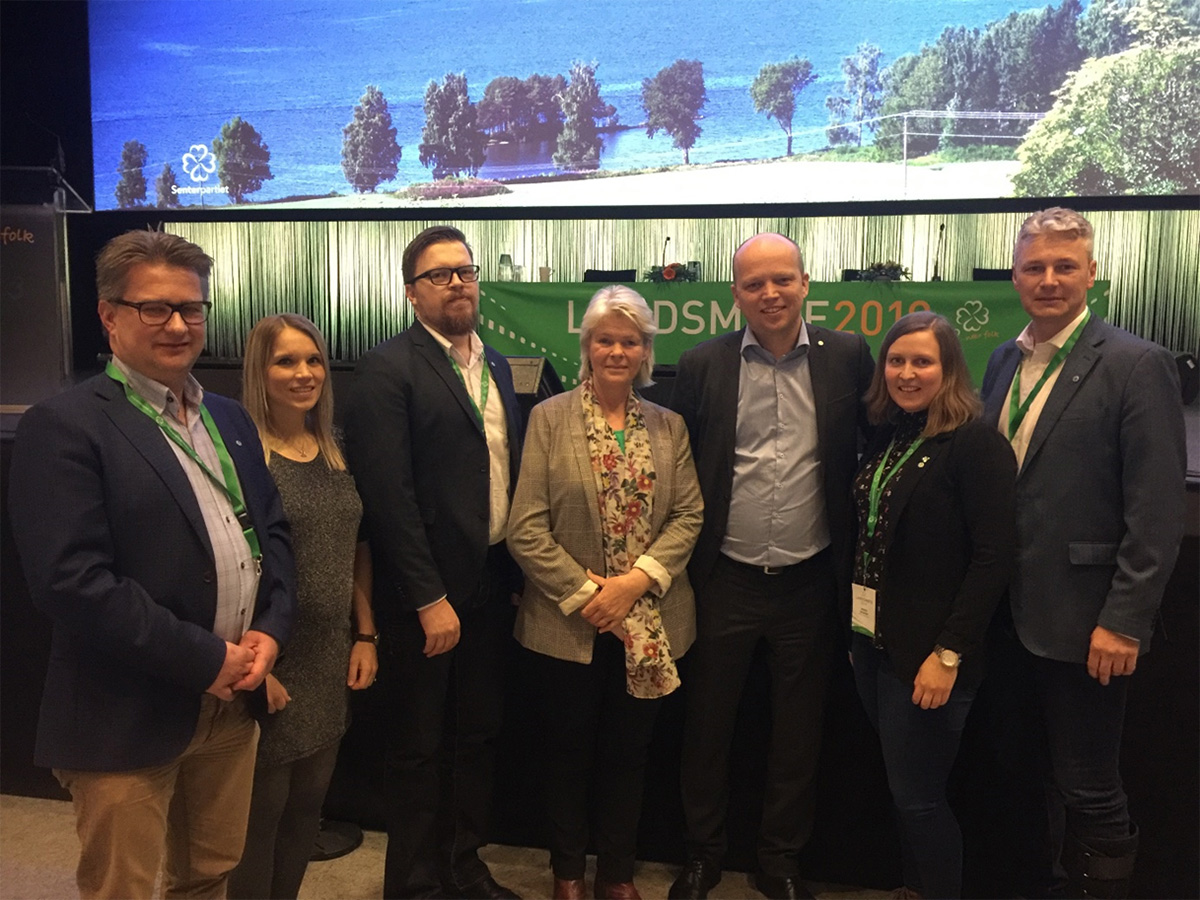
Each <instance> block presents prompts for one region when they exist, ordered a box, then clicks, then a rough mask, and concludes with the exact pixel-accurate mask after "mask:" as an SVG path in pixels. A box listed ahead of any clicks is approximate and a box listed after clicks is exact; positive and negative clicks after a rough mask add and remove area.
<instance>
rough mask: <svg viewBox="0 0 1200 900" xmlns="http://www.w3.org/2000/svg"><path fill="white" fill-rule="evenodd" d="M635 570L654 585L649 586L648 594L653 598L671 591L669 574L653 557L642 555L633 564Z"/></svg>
mask: <svg viewBox="0 0 1200 900" xmlns="http://www.w3.org/2000/svg"><path fill="white" fill-rule="evenodd" d="M633 567H634V568H635V569H641V570H642V571H643V572H645V573H646V574H647V575H649V576H650V577H651V578H652V579H654V584H652V585H650V593H652V594H653V595H654V596H655V597H661V596H662V595H663V594H665V593H666V592H667V591H669V590H670V589H671V573H670V572H668V571H667V570H666V569H665V568H664V567H663V565H662V563H660V562H659V561H658V560H656V559H654V558H653V557H650V556H646V554H644V553H643V554H642V555H641V556H639V557H638V558H637V561H636V562H635V563H634V564H633Z"/></svg>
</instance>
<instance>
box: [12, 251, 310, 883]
mask: <svg viewBox="0 0 1200 900" xmlns="http://www.w3.org/2000/svg"><path fill="white" fill-rule="evenodd" d="M211 267H212V260H211V259H210V258H209V257H208V256H207V255H206V254H205V253H204V251H203V250H201V249H200V248H199V247H197V246H196V245H195V244H192V243H189V242H188V241H185V240H184V239H183V238H180V237H177V236H176V235H173V234H166V233H163V232H151V231H130V232H127V233H125V234H123V235H120V236H119V237H116V238H114V239H113V240H112V241H110V242H109V243H108V244H107V245H106V246H105V247H104V249H103V250H102V251H101V252H100V255H99V256H98V257H97V259H96V284H97V288H98V293H99V297H100V303H99V313H100V320H101V322H102V323H103V325H104V329H105V331H106V332H107V333H108V342H109V345H110V347H111V348H112V352H113V355H112V361H111V362H109V364H108V366H107V368H106V370H105V372H104V373H103V374H101V375H97V376H96V377H95V378H91V379H89V380H87V381H85V382H83V383H82V384H80V385H79V386H77V387H75V388H74V389H72V390H69V391H66V392H64V393H62V394H59V395H58V396H56V397H53V398H51V399H49V400H45V401H43V402H42V403H39V404H37V405H36V406H34V407H33V408H31V409H30V410H29V411H28V412H26V413H25V414H24V415H23V416H22V419H21V424H20V426H19V427H18V429H17V436H16V442H15V446H14V448H13V459H12V469H11V479H10V488H9V498H8V499H9V512H10V515H11V518H12V524H13V534H14V536H15V538H16V542H17V549H18V551H19V553H20V555H21V562H22V564H23V568H24V570H25V576H26V579H27V581H28V584H29V592H30V596H31V597H32V599H33V602H34V604H35V605H36V606H37V607H38V608H39V609H40V610H41V611H42V612H44V613H46V615H47V616H48V617H49V618H50V621H51V625H52V628H53V635H52V638H51V642H52V643H51V651H50V663H49V667H48V670H47V674H46V686H45V690H44V692H43V695H42V707H41V714H40V716H39V719H38V736H37V745H36V747H35V750H34V761H35V762H36V763H37V764H38V765H44V766H49V767H51V768H53V770H54V774H55V776H56V777H57V778H58V780H59V781H60V782H61V783H62V785H63V786H64V787H65V788H67V790H69V791H70V793H71V798H72V800H73V801H74V804H75V815H76V831H77V832H78V835H79V841H80V847H81V852H80V858H79V865H78V868H77V870H76V881H77V884H78V887H79V893H80V895H81V896H82V897H85V898H91V897H124V898H128V897H137V898H142V897H144V898H149V897H151V896H153V895H154V892H155V882H156V878H157V876H158V874H159V869H160V866H161V865H162V863H163V862H164V857H165V869H164V875H163V888H164V889H165V892H166V895H167V896H169V897H224V896H225V888H226V882H227V881H228V876H229V872H230V871H231V870H232V869H233V867H234V866H235V865H237V863H238V860H239V859H240V858H241V855H242V845H243V843H244V840H245V834H246V817H247V815H248V813H249V809H250V787H251V783H252V780H253V777H254V754H255V748H256V747H257V744H258V726H257V725H256V724H255V723H254V720H253V719H252V718H251V717H250V715H249V712H248V709H247V702H246V699H245V692H248V691H254V690H257V689H259V687H260V685H261V684H262V682H263V679H264V678H265V677H266V676H267V673H269V672H270V671H271V667H272V666H273V665H274V662H275V657H276V655H277V654H278V652H279V648H280V647H281V646H282V645H283V643H284V641H286V640H287V637H288V634H289V632H290V630H291V624H292V619H293V616H294V614H295V591H294V586H293V579H294V572H293V570H294V568H295V565H294V562H293V560H292V549H291V542H290V540H289V536H288V528H287V523H286V522H285V520H284V516H283V506H282V504H281V503H280V500H279V494H278V493H277V492H276V490H275V482H274V481H273V480H272V479H271V475H270V473H269V472H268V471H267V467H266V464H265V462H264V460H263V450H262V446H261V445H260V444H259V440H258V431H257V429H256V428H255V427H254V423H253V422H252V421H251V420H250V416H249V414H247V412H246V411H245V410H244V409H243V408H242V407H241V406H239V405H238V404H237V403H235V402H233V401H232V400H227V399H225V398H224V397H218V396H216V395H214V394H209V393H206V392H205V391H204V390H203V389H202V388H201V387H200V385H199V383H198V382H197V381H196V379H195V378H194V377H192V375H191V370H192V365H193V364H194V363H195V362H196V358H197V357H198V356H199V355H200V350H201V348H202V347H203V346H204V335H205V321H206V320H207V318H208V308H209V305H210V304H209V301H208V283H209V272H210V269H211Z"/></svg>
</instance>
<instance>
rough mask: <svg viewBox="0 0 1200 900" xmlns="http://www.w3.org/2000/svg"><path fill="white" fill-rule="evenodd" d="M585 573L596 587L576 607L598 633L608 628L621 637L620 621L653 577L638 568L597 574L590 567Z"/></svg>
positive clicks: (645, 589) (622, 630)
mask: <svg viewBox="0 0 1200 900" xmlns="http://www.w3.org/2000/svg"><path fill="white" fill-rule="evenodd" d="M587 577H588V579H589V580H590V581H592V583H594V584H598V585H599V586H600V590H598V591H596V593H595V594H593V595H592V599H591V600H589V601H588V602H587V603H586V604H585V605H584V607H583V609H581V610H580V611H579V614H580V615H581V616H583V618H584V619H586V620H587V621H588V622H590V623H591V624H592V625H594V626H595V627H596V628H597V629H598V630H599V631H600V633H601V634H605V633H607V632H612V633H613V634H615V635H616V636H617V637H619V638H621V639H624V637H625V629H624V628H623V627H622V624H621V623H623V622H624V621H625V617H626V616H627V615H629V610H631V609H633V604H634V603H636V602H637V599H638V598H639V597H641V596H642V595H643V594H645V593H646V591H648V590H650V586H651V585H653V584H654V579H652V578H651V577H650V576H649V575H647V574H646V573H645V572H643V571H642V570H641V569H636V568H635V569H630V570H629V571H628V572H626V573H625V574H624V575H610V576H609V577H607V578H605V577H604V576H603V575H597V574H596V573H595V572H593V571H592V570H591V569H588V570H587Z"/></svg>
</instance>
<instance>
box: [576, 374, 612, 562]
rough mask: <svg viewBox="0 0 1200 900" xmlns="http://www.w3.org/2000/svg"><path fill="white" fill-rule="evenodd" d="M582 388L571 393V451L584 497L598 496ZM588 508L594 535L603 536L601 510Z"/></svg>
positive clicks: (591, 505) (602, 544) (593, 505)
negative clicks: (581, 397)
mask: <svg viewBox="0 0 1200 900" xmlns="http://www.w3.org/2000/svg"><path fill="white" fill-rule="evenodd" d="M582 390H583V389H582V388H578V387H577V388H575V389H574V390H572V391H571V405H570V408H569V409H568V410H567V432H568V436H569V440H570V442H571V449H572V451H573V455H574V458H575V472H576V477H577V478H578V479H579V481H580V483H581V484H582V485H583V488H584V496H587V497H595V496H596V476H595V474H594V473H593V472H592V452H591V442H590V441H589V440H588V436H587V424H586V422H585V421H584V411H583V400H582V399H580V395H581V393H582ZM586 506H587V508H588V520H589V521H590V522H591V524H592V530H593V533H594V534H595V535H596V537H597V538H600V537H601V535H603V533H604V532H603V530H602V529H601V522H600V510H599V508H598V507H597V505H596V504H595V503H594V502H593V503H588V504H586ZM599 544H600V554H601V556H603V554H604V542H603V540H602V539H601V540H600V541H599Z"/></svg>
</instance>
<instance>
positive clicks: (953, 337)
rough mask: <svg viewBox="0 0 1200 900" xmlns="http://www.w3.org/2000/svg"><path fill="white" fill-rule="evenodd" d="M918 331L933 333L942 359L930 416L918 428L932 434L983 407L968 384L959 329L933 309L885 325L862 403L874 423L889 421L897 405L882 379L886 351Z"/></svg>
mask: <svg viewBox="0 0 1200 900" xmlns="http://www.w3.org/2000/svg"><path fill="white" fill-rule="evenodd" d="M918 331H928V332H931V333H932V334H933V336H934V338H935V339H936V340H937V343H938V354H939V355H940V356H941V363H942V386H941V388H940V389H939V390H938V392H937V396H935V397H934V398H933V402H932V403H930V404H929V418H928V419H927V420H926V422H925V430H924V431H923V432H921V434H922V435H923V436H925V437H933V436H934V435H935V434H944V433H946V432H950V431H954V429H956V428H960V427H962V426H963V425H966V424H967V423H968V422H970V421H972V420H973V419H978V418H979V416H980V414H981V413H982V411H983V404H982V403H980V402H979V397H978V396H977V395H976V393H975V389H974V388H973V387H972V386H971V371H970V369H968V368H967V358H966V357H965V356H964V355H963V349H962V344H961V343H960V342H959V340H958V332H956V331H955V330H954V326H953V325H951V324H950V320H949V319H947V318H946V317H945V316H939V315H938V314H937V313H934V312H915V313H909V314H908V315H906V316H901V317H900V319H899V320H898V321H897V322H896V324H895V325H893V326H892V327H891V328H890V329H888V333H887V335H886V336H885V337H884V339H883V344H882V345H881V346H880V348H879V361H878V362H877V363H876V364H875V374H873V375H872V376H871V386H870V387H869V388H867V395H866V397H864V398H863V403H864V404H865V406H866V408H867V418H868V419H870V420H871V422H872V423H873V424H876V425H879V424H881V423H883V422H887V421H890V420H891V419H893V418H894V417H895V416H896V415H897V414H898V413H899V411H900V407H898V406H897V405H896V401H894V400H893V399H892V395H891V394H890V393H888V389H887V383H886V381H885V380H884V370H885V369H886V368H887V356H888V351H889V350H891V349H892V344H894V343H896V341H897V340H899V339H900V338H902V337H904V336H905V335H906V334H914V333H916V332H918Z"/></svg>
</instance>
